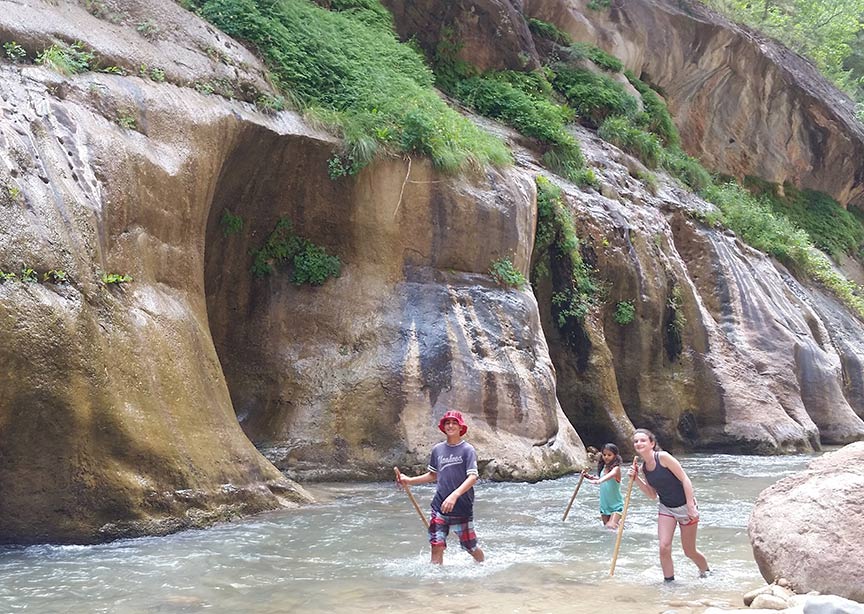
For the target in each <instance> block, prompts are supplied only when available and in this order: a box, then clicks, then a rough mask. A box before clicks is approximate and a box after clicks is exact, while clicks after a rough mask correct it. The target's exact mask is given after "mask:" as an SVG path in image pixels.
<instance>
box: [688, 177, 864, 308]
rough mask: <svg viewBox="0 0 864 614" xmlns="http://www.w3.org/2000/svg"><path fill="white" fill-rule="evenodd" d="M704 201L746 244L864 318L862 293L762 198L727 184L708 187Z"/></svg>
mask: <svg viewBox="0 0 864 614" xmlns="http://www.w3.org/2000/svg"><path fill="white" fill-rule="evenodd" d="M705 197H706V199H707V200H709V201H711V202H713V203H714V204H715V205H717V206H718V207H719V208H720V210H721V212H722V221H723V223H724V224H725V225H726V226H728V227H729V228H731V229H732V230H734V231H735V232H736V233H737V234H738V235H739V236H740V237H741V239H743V240H744V241H745V242H746V243H748V244H749V245H752V246H753V247H755V248H756V249H759V250H762V251H764V252H766V253H768V254H771V255H772V256H775V257H777V258H778V259H779V260H781V261H782V262H783V263H784V264H786V265H787V266H788V267H790V268H792V269H793V270H796V271H799V272H801V273H802V274H804V275H806V276H808V277H810V278H811V279H813V280H815V281H817V282H819V283H821V284H822V285H824V286H825V287H826V288H827V289H828V290H829V291H830V292H832V293H833V294H834V295H835V296H837V297H838V298H839V299H840V300H841V301H842V302H844V303H845V304H846V305H847V306H849V307H850V308H851V309H853V310H854V311H856V312H857V313H858V315H859V316H860V317H862V318H864V299H862V298H861V297H862V293H864V289H862V288H861V286H858V285H857V284H855V283H853V282H851V281H849V280H848V279H845V278H844V277H843V276H842V275H841V274H840V273H838V272H837V270H836V269H835V268H834V266H833V265H832V264H831V261H830V260H829V259H828V257H827V256H825V254H823V253H822V252H820V251H819V250H817V249H816V248H815V247H814V246H813V244H812V243H811V241H810V238H809V237H808V236H807V233H806V232H804V231H803V230H801V229H799V228H796V227H795V225H794V224H792V222H790V221H789V220H788V219H787V218H786V217H785V216H783V215H778V214H776V213H775V212H774V210H773V208H772V206H771V204H770V203H769V202H768V201H767V199H766V198H765V197H764V196H754V195H753V194H751V193H750V192H748V191H747V190H746V189H744V188H743V187H741V186H740V185H738V184H736V183H731V182H730V183H726V184H723V185H720V186H716V185H711V186H709V187H708V189H707V190H706V191H705Z"/></svg>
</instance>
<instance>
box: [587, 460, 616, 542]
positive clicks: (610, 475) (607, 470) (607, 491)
mask: <svg viewBox="0 0 864 614" xmlns="http://www.w3.org/2000/svg"><path fill="white" fill-rule="evenodd" d="M585 477H586V478H587V480H588V481H589V482H591V483H592V484H598V485H599V486H600V520H601V521H602V522H603V525H604V526H605V527H606V528H608V529H617V528H618V523H619V522H620V520H621V512H622V511H623V510H624V499H623V498H622V497H621V455H620V454H619V453H618V446H616V445H615V444H614V443H607V444H606V445H605V446H603V449H602V450H600V461H599V462H598V463H597V476H596V477H595V476H592V475H586V476H585Z"/></svg>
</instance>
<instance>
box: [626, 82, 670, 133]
mask: <svg viewBox="0 0 864 614" xmlns="http://www.w3.org/2000/svg"><path fill="white" fill-rule="evenodd" d="M624 75H625V76H626V77H627V80H628V81H630V84H631V85H632V86H633V87H634V88H636V90H637V91H638V92H639V94H640V95H641V96H642V108H643V109H644V112H645V119H644V123H643V124H640V125H641V127H643V128H645V129H646V130H648V132H653V133H654V134H656V135H657V136H659V137H660V140H661V141H663V144H664V145H666V146H667V147H668V146H672V147H674V146H677V145H678V144H679V143H680V142H681V136H680V135H679V134H678V128H676V127H675V122H673V121H672V116H671V115H670V114H669V109H668V108H667V107H666V103H665V102H663V100H662V99H661V98H660V96H658V95H657V93H656V92H655V91H654V90H652V89H651V88H650V87H649V86H648V84H647V83H645V82H643V81H640V80H639V79H638V78H637V77H636V75H634V74H633V73H632V72H630V71H629V70H625V71H624Z"/></svg>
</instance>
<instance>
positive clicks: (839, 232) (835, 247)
mask: <svg viewBox="0 0 864 614" xmlns="http://www.w3.org/2000/svg"><path fill="white" fill-rule="evenodd" d="M744 185H745V187H747V188H749V189H750V191H751V192H754V193H756V194H758V195H761V196H763V197H764V198H765V199H766V200H767V202H768V203H770V205H771V208H772V209H773V210H774V212H775V213H778V214H780V215H785V216H786V217H788V218H789V219H790V220H791V221H792V222H793V223H794V224H795V225H796V226H798V227H799V228H801V229H802V230H804V232H806V233H807V235H808V236H809V237H810V239H811V240H812V241H813V244H814V245H815V246H816V247H818V248H819V249H821V250H822V251H824V252H826V253H828V254H830V255H831V256H832V257H834V258H835V259H836V258H839V257H840V256H841V255H842V254H844V253H846V254H855V253H856V252H858V250H859V249H860V248H861V246H862V244H864V226H862V225H861V222H860V221H859V220H858V219H857V218H856V217H855V216H854V215H853V214H852V213H850V212H849V211H847V210H846V209H844V208H843V207H842V206H841V205H840V203H838V202H837V201H836V200H834V199H833V198H831V197H830V196H828V195H827V194H825V193H823V192H816V191H814V190H798V189H797V188H795V187H794V186H792V185H790V184H786V185H784V186H783V193H784V195H783V196H782V197H781V196H778V195H776V194H775V191H774V186H773V185H771V184H768V183H766V182H763V181H761V180H757V179H754V178H747V180H745V184H744Z"/></svg>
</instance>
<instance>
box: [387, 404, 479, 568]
mask: <svg viewBox="0 0 864 614" xmlns="http://www.w3.org/2000/svg"><path fill="white" fill-rule="evenodd" d="M438 428H439V429H440V430H441V432H442V433H444V434H445V435H446V436H447V441H442V442H441V443H439V444H436V445H435V447H434V448H432V454H431V456H430V458H429V466H428V469H429V470H428V471H427V472H426V473H424V474H423V475H418V476H416V477H413V478H410V477H408V476H407V475H405V474H404V473H401V472H399V473H398V476H399V477H397V478H396V483H397V484H399V485H400V486H402V485H407V486H413V485H414V484H426V483H428V482H437V483H438V488H437V489H436V490H435V498H434V499H432V515H431V518H430V519H429V544H430V545H431V546H432V562H433V563H434V564H436V565H441V564H442V563H443V562H444V550H445V549H446V548H447V535H448V533H449V532H450V529H451V528H452V529H453V530H454V531H455V532H456V535H458V536H459V545H460V546H462V549H463V550H465V551H467V552H468V553H470V554H471V556H473V557H474V560H475V561H477V562H478V563H482V562H483V560H484V559H485V556H484V555H483V551H482V550H481V549H480V548H478V547H477V535H475V533H474V484H475V483H476V482H477V479H478V474H477V453H476V452H475V451H474V446H472V445H471V444H470V443H468V442H467V441H462V436H463V435H464V434H465V433H466V432H467V431H468V426H466V424H465V420H464V419H463V418H462V414H461V413H460V412H458V411H448V412H447V413H445V414H444V416H443V417H442V418H441V421H440V422H438ZM397 471H398V468H397Z"/></svg>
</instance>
